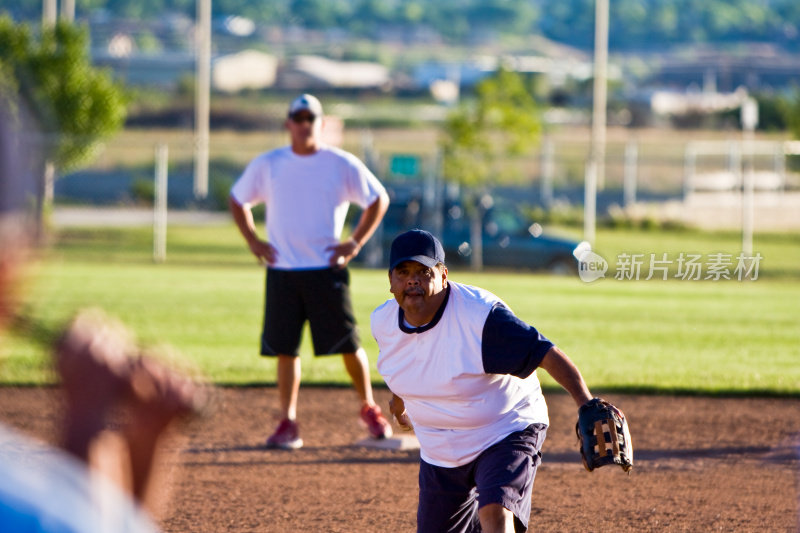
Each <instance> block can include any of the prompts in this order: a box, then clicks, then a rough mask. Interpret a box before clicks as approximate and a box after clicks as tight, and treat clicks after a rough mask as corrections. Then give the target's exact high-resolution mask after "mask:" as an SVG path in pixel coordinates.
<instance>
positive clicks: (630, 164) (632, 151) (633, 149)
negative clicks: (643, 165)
mask: <svg viewBox="0 0 800 533" xmlns="http://www.w3.org/2000/svg"><path fill="white" fill-rule="evenodd" d="M638 164H639V146H638V145H637V144H636V143H635V142H633V141H631V142H629V143H628V144H626V145H625V175H624V177H623V182H622V195H623V198H624V204H625V207H630V206H632V205H633V204H635V203H636V179H637V170H638V169H637V165H638Z"/></svg>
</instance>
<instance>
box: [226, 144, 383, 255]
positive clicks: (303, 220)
mask: <svg viewBox="0 0 800 533" xmlns="http://www.w3.org/2000/svg"><path fill="white" fill-rule="evenodd" d="M383 192H384V188H383V186H382V185H381V183H380V182H379V181H378V178H376V177H375V176H374V175H373V174H372V172H370V171H369V169H368V168H367V167H366V165H364V163H362V162H361V161H360V160H359V159H358V158H357V157H355V156H354V155H352V154H350V153H348V152H345V151H344V150H340V149H338V148H335V147H331V146H322V147H321V148H320V150H318V151H317V152H315V153H314V154H312V155H307V156H302V155H297V154H295V153H294V152H293V151H292V149H291V147H290V146H286V147H283V148H278V149H277V150H273V151H271V152H266V153H264V154H261V155H259V156H258V157H256V158H255V159H254V160H253V161H251V162H250V164H249V165H248V166H247V168H246V169H245V170H244V172H243V173H242V175H241V177H240V178H239V179H238V180H237V181H236V183H235V184H234V185H233V188H232V189H231V196H233V198H234V199H235V200H236V201H237V202H239V204H241V205H245V204H251V205H255V204H260V203H264V204H266V208H267V209H266V210H267V216H266V225H267V240H268V241H269V243H270V244H272V246H274V247H275V249H276V250H277V252H278V258H277V261H276V263H275V264H273V265H272V268H279V269H285V270H304V269H315V268H326V267H328V266H330V263H329V260H330V256H331V251H330V250H329V249H328V247H330V246H335V245H337V244H338V243H339V241H340V239H341V236H342V228H343V226H344V220H345V216H346V215H347V209H348V208H349V206H350V203H354V204H356V205H358V206H359V207H361V208H365V207H367V206H369V205H371V204H372V203H373V202H374V201H375V200H377V199H378V197H379V196H380V195H381V194H382V193H383Z"/></svg>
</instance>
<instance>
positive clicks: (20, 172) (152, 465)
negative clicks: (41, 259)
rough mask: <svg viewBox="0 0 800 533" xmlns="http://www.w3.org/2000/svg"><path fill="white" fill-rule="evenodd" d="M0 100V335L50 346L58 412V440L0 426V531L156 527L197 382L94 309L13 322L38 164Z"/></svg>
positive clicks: (19, 109)
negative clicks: (165, 461) (56, 323)
mask: <svg viewBox="0 0 800 533" xmlns="http://www.w3.org/2000/svg"><path fill="white" fill-rule="evenodd" d="M6 98H7V96H6V95H0V342H2V339H3V338H4V334H5V332H6V331H7V328H8V327H9V326H10V325H11V324H12V322H14V323H15V324H16V325H17V326H18V329H19V330H20V331H21V332H22V333H23V334H27V335H28V336H29V337H30V338H32V339H34V340H36V341H38V342H40V343H42V342H44V343H47V344H48V345H51V346H52V349H53V352H54V361H55V366H56V370H57V372H58V375H59V377H60V379H61V390H62V392H63V398H64V410H63V412H64V417H63V420H62V437H61V445H60V448H56V447H53V446H49V445H46V444H44V443H41V442H37V441H35V440H33V439H30V438H28V437H25V436H23V435H21V434H19V433H17V432H16V431H14V430H12V429H11V428H9V427H7V426H5V425H3V424H2V423H0V531H2V532H15V533H17V532H48V533H50V532H54V533H55V532H57V533H67V532H75V533H87V532H92V533H94V532H97V533H127V532H135V533H141V532H153V531H157V528H156V526H155V524H154V522H153V518H152V514H151V512H152V511H153V510H155V506H156V504H157V503H158V504H162V503H163V501H164V498H163V496H164V491H163V490H162V488H163V484H162V483H160V482H159V479H158V478H159V474H161V473H163V470H162V469H161V468H160V465H162V463H160V462H159V457H160V455H161V454H162V453H163V452H164V449H165V447H164V445H165V443H166V436H167V435H168V430H169V428H170V427H171V426H172V425H173V422H174V421H176V420H177V419H179V418H182V417H183V416H184V415H188V414H190V413H192V412H195V411H196V410H197V408H198V407H199V406H200V405H201V404H202V403H203V401H204V389H203V388H202V387H201V386H199V385H197V384H196V383H195V382H194V381H192V380H191V379H189V378H187V377H184V376H183V375H181V374H179V373H177V372H175V371H173V370H171V369H170V368H168V367H167V366H166V365H165V364H162V363H161V362H159V361H158V360H156V359H155V358H153V357H150V356H148V355H143V354H141V353H140V352H139V351H138V350H137V348H136V347H135V346H134V345H133V344H132V342H131V340H130V335H128V333H127V332H126V330H125V329H124V328H123V327H122V326H121V325H120V324H117V323H114V322H112V321H110V320H109V319H107V318H106V317H104V316H103V315H102V314H100V313H99V312H83V313H80V314H78V315H77V316H76V317H75V318H74V319H73V320H72V322H71V323H70V324H69V325H68V326H67V327H66V328H65V330H64V332H63V333H61V334H59V335H54V334H51V333H50V332H48V331H46V329H45V328H42V327H41V326H31V324H30V323H28V325H27V326H26V325H25V324H24V323H20V321H19V320H18V317H17V316H16V315H17V313H19V307H20V303H21V300H22V292H23V291H22V287H24V282H25V277H26V270H27V267H29V266H30V265H29V256H30V254H31V251H32V248H31V247H30V242H31V233H32V229H33V227H34V225H33V224H32V223H31V222H32V221H31V219H30V218H28V217H27V215H26V213H25V207H26V206H28V205H31V198H32V195H33V189H34V187H32V184H35V183H36V180H35V179H33V177H34V176H35V173H36V172H37V170H38V169H39V168H40V166H39V165H37V160H38V159H39V158H38V157H37V154H36V146H35V143H36V137H35V135H34V133H35V130H34V129H32V128H31V127H30V125H31V124H32V122H31V121H30V120H26V118H27V115H26V114H25V109H24V105H23V104H22V103H18V102H13V105H12V102H10V101H8V100H7V99H6ZM25 126H27V127H25ZM23 322H24V321H23ZM111 426H113V427H114V428H115V429H114V430H113V431H112V430H110V429H108V428H109V427H111Z"/></svg>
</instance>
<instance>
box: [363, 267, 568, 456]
mask: <svg viewBox="0 0 800 533" xmlns="http://www.w3.org/2000/svg"><path fill="white" fill-rule="evenodd" d="M448 287H449V288H448V289H447V290H448V295H447V298H446V300H445V303H444V304H443V306H442V307H441V308H440V309H439V312H438V313H437V315H436V316H435V317H434V319H433V320H432V321H431V322H430V323H428V324H426V325H425V326H421V327H419V328H409V327H408V326H407V323H405V322H404V317H403V312H402V309H401V308H400V306H399V305H398V304H397V301H396V300H394V299H390V300H387V301H386V302H385V303H383V304H382V305H381V306H380V307H378V308H377V309H375V311H373V312H372V316H371V326H372V334H373V336H374V337H375V339H376V340H377V341H378V347H379V349H380V353H379V355H378V372H380V374H381V376H383V379H384V380H385V381H386V384H387V385H388V386H389V388H390V389H391V390H392V392H393V393H395V394H397V395H398V396H400V397H401V398H403V401H404V402H405V406H406V410H407V412H408V416H409V418H410V419H411V422H412V423H413V424H414V430H415V432H416V435H417V438H418V439H419V443H420V455H421V457H422V459H423V460H424V461H426V462H428V463H430V464H433V465H437V466H443V467H448V468H450V467H455V466H461V465H464V464H467V463H469V462H470V461H472V460H474V459H475V458H476V457H477V456H478V455H479V454H480V453H481V452H482V451H483V450H485V449H486V448H488V447H489V446H491V445H492V444H495V443H496V442H499V441H500V440H502V439H503V438H505V437H506V436H507V435H509V434H510V433H513V432H514V431H520V430H522V429H525V428H526V427H528V426H529V425H530V424H533V423H543V424H549V420H548V415H547V405H546V404H545V400H544V396H543V395H542V390H541V386H540V384H539V380H538V379H537V377H536V374H535V372H534V371H535V369H536V367H537V366H538V365H539V363H540V362H541V360H542V358H543V357H544V355H545V354H546V353H547V351H548V350H549V349H550V348H552V347H553V344H552V343H551V342H550V341H549V340H547V339H546V338H545V337H543V336H542V335H541V334H539V332H538V331H536V329H535V328H533V327H531V326H529V325H528V324H525V323H524V322H522V321H521V320H519V319H518V318H517V317H515V316H514V315H513V313H512V312H511V311H510V310H509V309H508V307H507V306H506V305H505V304H504V303H503V302H502V300H500V299H499V298H498V297H497V296H495V295H493V294H492V293H490V292H488V291H485V290H483V289H480V288H477V287H471V286H468V285H462V284H459V283H454V282H452V281H450V280H448Z"/></svg>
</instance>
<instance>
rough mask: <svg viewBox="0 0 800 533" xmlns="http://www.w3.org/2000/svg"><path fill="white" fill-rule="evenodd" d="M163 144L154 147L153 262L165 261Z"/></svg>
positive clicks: (165, 230)
mask: <svg viewBox="0 0 800 533" xmlns="http://www.w3.org/2000/svg"><path fill="white" fill-rule="evenodd" d="M168 159H169V152H168V148H167V145H166V144H165V143H158V144H157V145H156V165H155V167H156V168H155V182H156V183H155V195H154V199H153V261H155V262H156V263H163V262H164V261H166V260H167V162H168Z"/></svg>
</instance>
